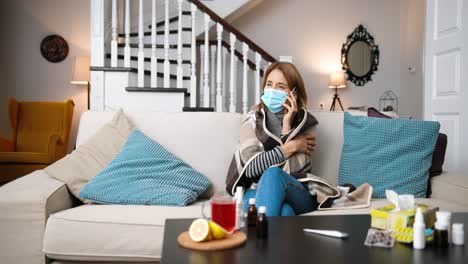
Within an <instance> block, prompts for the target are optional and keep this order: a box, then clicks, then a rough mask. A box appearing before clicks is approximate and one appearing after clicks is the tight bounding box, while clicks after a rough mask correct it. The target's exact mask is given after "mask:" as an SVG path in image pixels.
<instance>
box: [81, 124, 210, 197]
mask: <svg viewBox="0 0 468 264" xmlns="http://www.w3.org/2000/svg"><path fill="white" fill-rule="evenodd" d="M194 151H196V150H194ZM210 186H211V182H210V180H209V179H208V178H207V177H206V176H204V175H203V174H201V173H199V172H197V171H195V170H194V169H193V168H192V167H190V166H189V165H188V164H187V163H185V162H183V161H182V160H181V159H179V158H178V157H176V156H175V155H173V154H172V153H170V152H169V151H167V150H166V149H165V148H164V147H163V146H161V145H160V144H158V143H157V142H155V141H154V140H152V139H150V138H148V137H147V136H146V135H144V134H143V133H142V132H140V131H139V130H134V131H133V132H132V133H131V134H130V135H129V136H128V139H127V142H126V143H125V145H124V146H123V148H122V150H121V151H120V153H119V154H118V155H117V156H116V157H115V159H114V160H112V161H111V162H110V164H109V165H108V166H107V167H106V168H105V169H104V170H103V171H101V172H100V173H99V174H98V175H97V176H96V177H94V178H93V179H92V180H91V181H89V182H88V184H87V185H85V187H83V189H82V190H81V191H80V194H79V195H80V197H81V198H83V199H86V200H90V201H92V202H95V203H99V204H140V205H173V206H184V205H187V204H190V203H192V202H194V201H195V200H196V199H197V198H198V196H200V195H201V194H202V193H203V192H205V191H206V190H207V189H208V188H209V187H210Z"/></svg>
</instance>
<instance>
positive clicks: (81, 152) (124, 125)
mask: <svg viewBox="0 0 468 264" xmlns="http://www.w3.org/2000/svg"><path fill="white" fill-rule="evenodd" d="M102 124H105V125H104V126H102ZM80 129H81V128H80ZM132 130H133V124H132V123H131V122H130V121H129V120H128V119H127V117H126V116H125V114H124V113H123V112H122V111H119V112H117V113H116V114H115V115H114V117H113V118H112V120H110V119H109V120H108V121H106V122H103V123H100V125H96V129H95V130H94V131H93V134H92V136H90V137H89V138H87V139H86V141H85V142H84V143H82V144H81V145H80V146H78V148H77V149H76V150H75V151H73V152H72V153H71V154H69V155H67V156H65V157H64V158H63V159H61V160H59V161H57V162H55V163H54V164H52V165H50V166H49V167H47V168H45V169H44V171H45V172H46V173H47V174H48V175H49V176H50V177H52V178H54V179H57V180H59V181H62V182H64V183H66V184H67V187H68V189H69V190H70V192H71V193H73V195H75V196H76V197H77V198H79V199H81V198H80V197H79V195H78V194H79V192H80V190H81V188H83V186H85V185H86V184H87V183H88V181H89V180H91V179H92V178H94V177H95V176H96V175H97V174H98V173H99V172H101V171H102V170H103V169H104V168H105V167H106V166H107V165H108V164H109V162H111V160H112V159H114V158H115V156H116V155H117V154H118V153H119V151H120V149H121V148H122V146H123V145H124V143H125V141H126V140H127V137H128V135H129V134H130V132H131V131H132ZM82 201H84V202H86V201H85V200H82Z"/></svg>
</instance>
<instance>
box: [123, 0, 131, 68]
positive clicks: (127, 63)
mask: <svg viewBox="0 0 468 264" xmlns="http://www.w3.org/2000/svg"><path fill="white" fill-rule="evenodd" d="M124 67H127V68H129V67H130V0H125V48H124Z"/></svg>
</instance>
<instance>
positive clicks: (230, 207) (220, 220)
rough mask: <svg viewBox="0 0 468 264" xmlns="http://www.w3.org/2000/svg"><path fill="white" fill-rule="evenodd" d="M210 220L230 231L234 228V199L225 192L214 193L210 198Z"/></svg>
mask: <svg viewBox="0 0 468 264" xmlns="http://www.w3.org/2000/svg"><path fill="white" fill-rule="evenodd" d="M210 204H211V220H213V221H214V222H215V223H217V224H218V225H220V226H222V227H223V228H224V229H226V231H227V232H229V233H232V232H234V231H235V229H236V201H235V200H234V198H233V197H232V196H230V195H228V194H227V193H225V192H220V193H215V194H214V195H213V197H211V200H210ZM202 210H203V209H202Z"/></svg>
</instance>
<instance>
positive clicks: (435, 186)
mask: <svg viewBox="0 0 468 264" xmlns="http://www.w3.org/2000/svg"><path fill="white" fill-rule="evenodd" d="M431 186H432V194H431V198H435V199H440V200H445V201H450V202H455V203H457V204H463V205H467V206H468V199H466V197H468V176H465V175H462V174H459V173H453V172H444V173H442V174H441V175H439V176H436V177H432V178H431Z"/></svg>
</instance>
